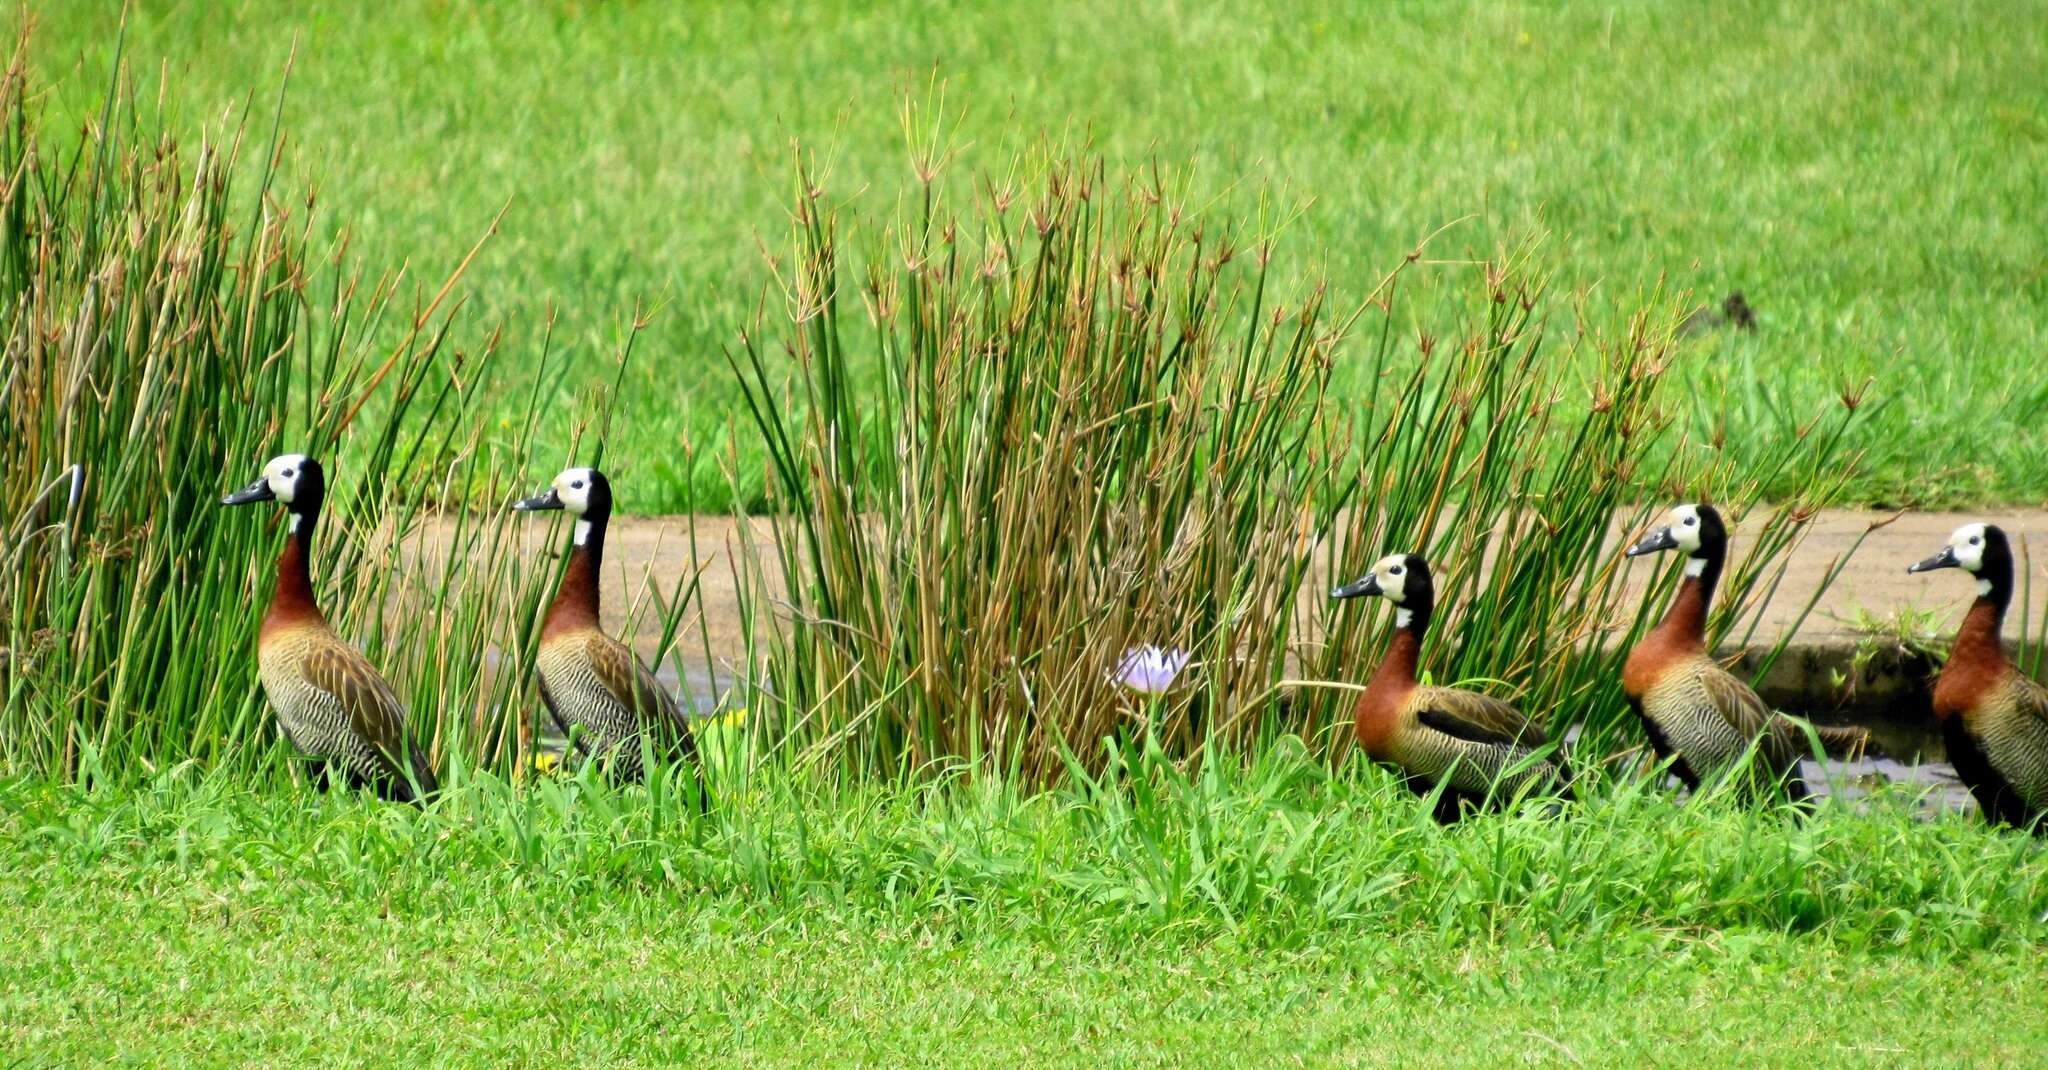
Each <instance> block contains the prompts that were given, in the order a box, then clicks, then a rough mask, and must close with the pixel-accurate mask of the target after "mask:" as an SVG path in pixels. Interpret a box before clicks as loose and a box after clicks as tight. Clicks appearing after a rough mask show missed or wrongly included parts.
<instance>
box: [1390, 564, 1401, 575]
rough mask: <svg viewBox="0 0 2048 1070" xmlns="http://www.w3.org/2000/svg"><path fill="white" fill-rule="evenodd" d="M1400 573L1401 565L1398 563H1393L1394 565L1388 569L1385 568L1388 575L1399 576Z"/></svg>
mask: <svg viewBox="0 0 2048 1070" xmlns="http://www.w3.org/2000/svg"><path fill="white" fill-rule="evenodd" d="M1400 574H1401V566H1399V565H1395V566H1394V567H1393V568H1390V569H1388V570H1387V575H1389V576H1399V575H1400Z"/></svg>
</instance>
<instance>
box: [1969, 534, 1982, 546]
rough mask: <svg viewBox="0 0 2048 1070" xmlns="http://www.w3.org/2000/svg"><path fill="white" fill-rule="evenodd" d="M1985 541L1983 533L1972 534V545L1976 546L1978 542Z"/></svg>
mask: <svg viewBox="0 0 2048 1070" xmlns="http://www.w3.org/2000/svg"><path fill="white" fill-rule="evenodd" d="M1983 541H1984V536H1982V535H1972V536H1970V545H1971V546H1975V545H1977V544H1978V543H1980V542H1983Z"/></svg>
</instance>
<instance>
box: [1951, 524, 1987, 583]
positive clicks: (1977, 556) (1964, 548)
mask: <svg viewBox="0 0 2048 1070" xmlns="http://www.w3.org/2000/svg"><path fill="white" fill-rule="evenodd" d="M1948 548H1949V549H1950V550H1953V551H1955V555H1956V564H1958V565H1960V566H1962V567H1963V570H1964V571H1966V572H1969V573H1972V574H1975V573H1976V572H1977V570H1978V569H1981V568H1983V567H1984V525H1983V524H1964V525H1963V526H1962V527H1959V528H1957V529H1956V533H1955V534H1953V535H1950V536H1949V537H1948Z"/></svg>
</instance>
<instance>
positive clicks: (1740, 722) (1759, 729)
mask: <svg viewBox="0 0 2048 1070" xmlns="http://www.w3.org/2000/svg"><path fill="white" fill-rule="evenodd" d="M1696 678H1698V681H1700V693H1702V695H1704V697H1706V703H1708V705H1710V707H1712V709H1714V713H1720V717H1722V719H1724V722H1729V728H1733V730H1735V732H1737V736H1741V738H1743V740H1759V742H1757V748H1759V750H1761V752H1763V754H1765V756H1769V758H1774V760H1780V763H1786V760H1796V758H1800V756H1802V754H1806V752H1808V744H1806V728H1804V726H1802V724H1798V722H1794V719H1792V717H1786V715H1782V713H1778V711H1774V709H1772V707H1767V705H1763V697H1759V695H1757V691H1755V689H1753V687H1749V685H1745V683H1743V681H1737V678H1735V674H1733V672H1729V670H1726V668H1720V666H1718V664H1714V666H1704V668H1700V670H1698V676H1696ZM1815 734H1817V736H1819V740H1821V746H1823V748H1825V750H1829V752H1841V750H1847V748H1853V746H1860V744H1862V732H1860V730H1835V728H1815Z"/></svg>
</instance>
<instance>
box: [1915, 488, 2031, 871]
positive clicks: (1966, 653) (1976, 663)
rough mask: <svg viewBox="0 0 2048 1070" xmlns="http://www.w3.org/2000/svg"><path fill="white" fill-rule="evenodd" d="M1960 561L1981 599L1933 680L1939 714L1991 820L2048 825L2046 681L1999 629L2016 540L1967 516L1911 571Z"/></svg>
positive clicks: (1959, 768) (1961, 771)
mask: <svg viewBox="0 0 2048 1070" xmlns="http://www.w3.org/2000/svg"><path fill="white" fill-rule="evenodd" d="M1944 568H1959V569H1962V570H1963V571H1965V572H1968V573H1969V574H1970V575H1972V576H1975V577H1976V578H1977V599H1976V601H1974V602H1972V603H1970V609H1969V611H1968V612H1967V613H1965V614H1964V615H1963V623H1962V624H1961V626H1959V627H1958V628H1957V629H1956V639H1955V645H1954V646H1952V647H1950V648H1949V655H1948V660H1947V661H1945V662H1943V663H1942V666H1941V675H1940V676H1939V677H1938V678H1936V680H1935V682H1934V716H1935V719H1936V721H1938V722H1939V723H1940V725H1941V734H1942V741H1943V743H1944V744H1945V745H1946V746H1947V748H1948V757H1949V761H1950V762H1951V763H1952V764H1954V766H1955V767H1956V775H1957V776H1958V777H1960V778H1961V779H1962V781H1963V784H1964V785H1965V786H1967V787H1968V788H1969V789H1970V794H1971V795H1972V796H1974V797H1975V798H1976V800H1977V805H1978V807H1979V808H1980V809H1982V810H1983V811H1984V817H1985V819H1986V820H1989V821H1992V822H1995V823H1998V824H2004V825H2011V826H2013V827H2015V828H2030V829H2032V830H2033V832H2034V834H2035V835H2037V836H2038V835H2042V834H2044V832H2048V826H2044V825H2043V823H2042V821H2041V817H2042V814H2043V813H2044V812H2048V688H2044V687H2042V686H2041V685H2040V684H2039V683H2036V682H2035V681H2034V680H2032V679H2030V678H2029V677H2027V675H2026V674H2025V673H2022V672H2020V671H2019V669H2018V668H2017V667H2016V666H2014V665H2013V663H2012V659H2011V658H2010V657H2008V656H2007V655H2006V652H2005V644H2004V643H2003V642H2001V641H2000V638H1999V634H2000V632H2001V630H2002V629H2003V628H2004V625H2005V611H2006V608H2007V607H2008V606H2009V605H2011V603H2012V583H2013V559H2012V544H2011V542H2010V541H2009V540H2008V539H2007V538H2006V534H2005V532H2004V531H2003V530H2002V529H2000V528H1999V527H1998V525H1996V524H1965V525H1963V526H1962V527H1960V528H1957V529H1956V531H1955V534H1954V535H1951V536H1950V537H1949V541H1948V545H1947V546H1944V547H1942V548H1941V552H1939V553H1937V554H1935V555H1934V556H1932V557H1929V558H1927V559H1925V560H1922V561H1918V562H1915V563H1914V564H1912V565H1910V566H1908V567H1907V569H1906V571H1908V572H1932V571H1934V570H1936V569H1944Z"/></svg>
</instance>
